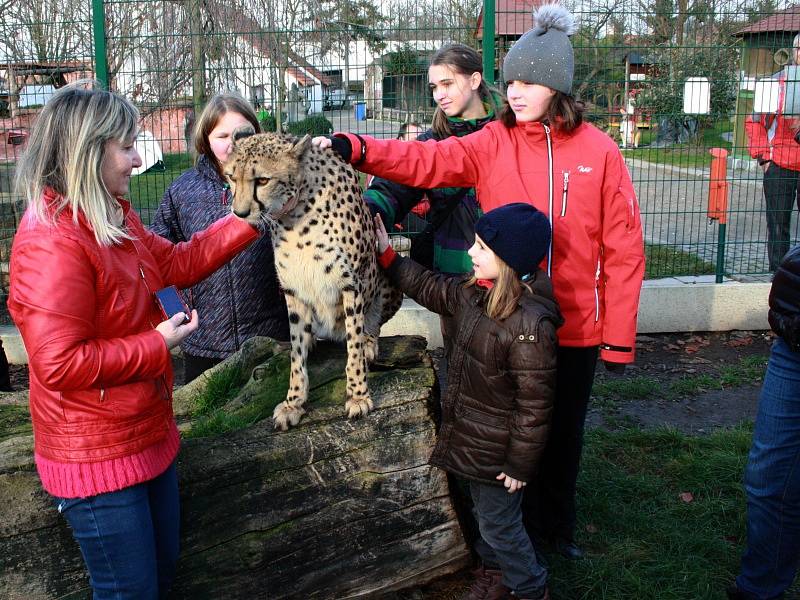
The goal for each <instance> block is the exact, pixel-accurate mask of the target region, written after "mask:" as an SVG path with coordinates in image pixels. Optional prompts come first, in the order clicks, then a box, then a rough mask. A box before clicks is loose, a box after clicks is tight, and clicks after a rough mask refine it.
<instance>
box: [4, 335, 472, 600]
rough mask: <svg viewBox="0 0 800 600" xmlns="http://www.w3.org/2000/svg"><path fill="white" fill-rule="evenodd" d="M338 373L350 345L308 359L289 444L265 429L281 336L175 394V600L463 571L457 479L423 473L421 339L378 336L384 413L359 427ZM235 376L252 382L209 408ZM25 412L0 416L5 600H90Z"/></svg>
mask: <svg viewBox="0 0 800 600" xmlns="http://www.w3.org/2000/svg"><path fill="white" fill-rule="evenodd" d="M344 362H345V355H344V348H343V347H340V346H334V345H328V344H324V343H323V344H320V346H318V347H317V348H316V349H315V350H314V351H313V352H312V354H311V359H310V364H309V375H310V381H311V393H310V396H309V405H308V409H309V412H308V414H307V415H306V416H305V417H304V418H303V420H302V421H301V423H300V425H298V426H297V427H295V428H293V429H290V430H289V431H288V432H285V433H284V432H276V431H274V430H273V429H272V423H271V420H270V419H269V418H267V417H268V416H269V415H271V414H272V408H273V407H274V405H275V404H276V403H277V402H279V401H281V400H282V399H283V394H284V393H285V391H286V385H287V381H288V374H287V372H286V369H287V368H288V356H287V350H286V349H285V346H282V345H280V344H277V343H276V342H273V341H272V340H264V339H260V340H259V339H256V340H252V341H251V342H250V343H249V344H247V345H246V347H245V348H244V349H243V351H242V352H241V353H237V354H236V355H234V356H233V357H231V358H230V359H228V360H226V361H225V362H223V363H222V364H221V365H218V366H217V367H215V369H214V370H213V372H211V373H208V374H207V376H203V377H201V378H200V379H199V380H198V381H196V382H195V383H193V384H191V385H190V386H184V387H183V388H181V389H179V390H177V391H176V399H175V403H176V412H177V413H178V414H179V416H180V421H181V429H182V432H183V435H184V442H183V445H182V449H181V453H180V455H179V460H178V472H179V477H180V486H181V507H182V516H181V528H182V542H181V544H182V545H181V548H182V549H181V558H180V561H179V565H178V575H177V579H176V582H175V584H174V587H173V593H172V594H171V595H170V597H171V598H193V599H197V598H269V599H270V600H272V599H281V598H336V599H343V598H364V597H380V596H381V595H383V594H385V593H388V592H390V591H394V590H398V589H403V588H407V587H411V586H415V585H421V584H424V583H426V582H428V581H430V580H431V579H433V578H436V577H438V576H441V575H445V574H449V573H452V572H455V571H457V570H459V569H461V568H463V567H464V566H465V565H466V564H467V562H468V559H469V555H468V549H467V546H466V544H465V542H464V539H463V536H462V534H461V531H460V528H459V525H458V521H457V518H456V514H455V511H454V509H453V506H452V503H451V500H450V495H449V490H448V484H447V478H446V476H445V474H444V473H442V472H441V471H439V470H437V469H434V468H431V467H429V466H428V465H427V459H428V456H429V453H430V450H431V448H432V445H433V443H434V438H435V425H434V419H433V416H432V414H433V412H434V410H435V409H436V407H437V402H438V398H437V396H438V388H437V386H436V383H435V376H434V372H433V369H432V368H431V365H430V359H429V358H428V356H427V353H426V352H425V340H424V339H423V338H417V337H397V338H381V353H380V357H379V359H378V361H377V363H376V365H374V366H373V370H372V372H371V373H370V377H369V386H370V391H371V394H372V398H373V401H374V402H375V410H374V412H373V413H371V414H370V415H369V416H368V417H367V418H365V419H361V420H358V421H349V420H347V419H345V418H344V386H345V380H344ZM231 379H233V380H237V379H238V380H245V379H246V381H245V382H244V385H243V387H242V388H241V390H240V391H238V392H237V393H235V394H232V395H231V397H230V399H227V400H226V399H225V394H222V400H218V402H222V403H223V404H222V406H221V407H219V408H213V402H211V403H210V400H209V397H210V396H213V395H214V394H218V395H219V394H220V391H219V390H220V389H222V388H225V383H226V381H228V380H231ZM209 403H210V404H212V406H210V407H209ZM202 407H205V408H202ZM25 410H26V408H25V407H24V406H20V404H19V403H16V404H15V403H9V404H6V405H0V425H3V426H4V427H3V428H4V430H5V433H3V434H0V597H2V598H9V599H12V598H26V599H35V598H84V597H86V594H87V591H88V580H87V577H86V574H85V571H84V567H83V563H82V560H81V557H80V553H79V550H78V547H77V544H76V543H75V542H74V540H73V539H72V536H71V533H70V531H69V529H68V527H67V526H66V524H65V523H64V520H63V519H62V518H60V517H59V515H58V514H57V512H56V510H55V509H54V508H53V506H52V502H51V501H50V500H49V498H48V496H47V495H46V494H45V493H44V492H43V491H42V489H41V486H40V483H39V480H38V477H37V476H36V473H35V471H34V467H33V460H32V441H31V435H30V428H29V423H27V422H26V421H25V419H24V418H23V415H24V411H25ZM21 411H22V412H21ZM200 412H205V414H204V415H200V414H198V413H200ZM250 423H252V424H250ZM6 433H7V435H6Z"/></svg>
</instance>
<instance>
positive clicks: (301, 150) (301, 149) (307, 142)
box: [292, 134, 311, 160]
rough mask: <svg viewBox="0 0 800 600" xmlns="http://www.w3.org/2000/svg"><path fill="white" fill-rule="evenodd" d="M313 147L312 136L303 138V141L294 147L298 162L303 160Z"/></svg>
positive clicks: (293, 152)
mask: <svg viewBox="0 0 800 600" xmlns="http://www.w3.org/2000/svg"><path fill="white" fill-rule="evenodd" d="M310 147H311V136H310V135H308V134H306V135H304V136H303V139H302V140H300V141H299V142H297V143H296V144H295V145H294V146H292V154H294V156H295V158H296V159H297V160H300V159H301V158H303V155H304V154H305V153H306V150H308V149H309V148H310Z"/></svg>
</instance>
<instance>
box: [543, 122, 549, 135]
mask: <svg viewBox="0 0 800 600" xmlns="http://www.w3.org/2000/svg"><path fill="white" fill-rule="evenodd" d="M542 127H544V132H545V133H546V134H547V135H548V137H549V136H550V127H549V126H548V125H545V124H544V123H542Z"/></svg>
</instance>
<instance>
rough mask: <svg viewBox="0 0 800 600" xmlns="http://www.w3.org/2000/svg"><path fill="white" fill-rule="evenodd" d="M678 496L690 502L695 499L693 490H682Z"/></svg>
mask: <svg viewBox="0 0 800 600" xmlns="http://www.w3.org/2000/svg"><path fill="white" fill-rule="evenodd" d="M678 498H680V499H681V500H683V501H684V502H686V503H687V504H689V503H690V502H692V501H693V500H694V495H693V494H692V492H681V493H680V494H679V495H678Z"/></svg>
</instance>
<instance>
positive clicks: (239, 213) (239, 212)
mask: <svg viewBox="0 0 800 600" xmlns="http://www.w3.org/2000/svg"><path fill="white" fill-rule="evenodd" d="M233 214H235V215H236V216H237V217H239V218H240V219H245V218H247V216H248V215H249V214H250V209H249V208H246V209H244V210H236V209H235V208H234V209H233Z"/></svg>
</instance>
